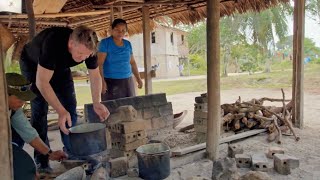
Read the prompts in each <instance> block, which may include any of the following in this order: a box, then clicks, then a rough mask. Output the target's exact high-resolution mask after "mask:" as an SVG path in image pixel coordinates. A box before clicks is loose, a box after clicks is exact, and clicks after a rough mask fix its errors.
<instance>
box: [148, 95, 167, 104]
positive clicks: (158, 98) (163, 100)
mask: <svg viewBox="0 0 320 180" xmlns="http://www.w3.org/2000/svg"><path fill="white" fill-rule="evenodd" d="M151 97H152V105H153V106H161V105H166V104H167V103H168V101H167V97H166V94H165V93H159V94H152V95H151Z"/></svg>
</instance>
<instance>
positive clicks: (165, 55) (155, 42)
mask: <svg viewBox="0 0 320 180" xmlns="http://www.w3.org/2000/svg"><path fill="white" fill-rule="evenodd" d="M186 34H187V32H185V31H182V30H179V29H176V28H170V27H166V26H161V25H158V26H157V27H156V29H155V30H154V31H153V32H152V33H151V65H152V66H154V67H157V68H156V77H157V78H169V77H177V76H179V64H182V61H186V58H187V56H188V53H189V49H188V46H187V41H186ZM129 41H130V42H131V44H132V48H133V55H134V57H135V60H136V62H137V64H138V67H139V69H140V70H143V67H144V62H143V35H142V34H137V35H133V36H131V37H130V38H129Z"/></svg>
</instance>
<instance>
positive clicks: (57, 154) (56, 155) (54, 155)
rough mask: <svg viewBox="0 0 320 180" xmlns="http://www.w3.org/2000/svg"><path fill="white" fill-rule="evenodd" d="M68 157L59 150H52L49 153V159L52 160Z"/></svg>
mask: <svg viewBox="0 0 320 180" xmlns="http://www.w3.org/2000/svg"><path fill="white" fill-rule="evenodd" d="M67 158H68V155H67V154H66V153H65V152H63V151H61V150H59V151H52V153H50V154H49V159H50V160H53V161H61V160H65V159H67Z"/></svg>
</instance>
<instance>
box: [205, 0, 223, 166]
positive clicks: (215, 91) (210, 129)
mask: <svg viewBox="0 0 320 180" xmlns="http://www.w3.org/2000/svg"><path fill="white" fill-rule="evenodd" d="M219 4H220V0H207V14H208V15H207V57H208V58H207V77H208V79H207V89H208V91H207V92H208V122H207V154H208V158H209V159H211V160H217V159H218V155H219V149H218V148H219V137H220V124H221V123H220V121H221V113H220V111H221V107H220V98H221V97H220V30H219V25H220V22H219V20H220V8H219V7H220V5H219Z"/></svg>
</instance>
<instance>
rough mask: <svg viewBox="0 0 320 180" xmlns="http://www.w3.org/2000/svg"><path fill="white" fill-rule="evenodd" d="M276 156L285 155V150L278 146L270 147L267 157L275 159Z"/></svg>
mask: <svg viewBox="0 0 320 180" xmlns="http://www.w3.org/2000/svg"><path fill="white" fill-rule="evenodd" d="M274 154H284V149H283V148H281V147H276V146H272V147H269V149H268V152H267V157H268V158H270V159H273V155H274Z"/></svg>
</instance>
